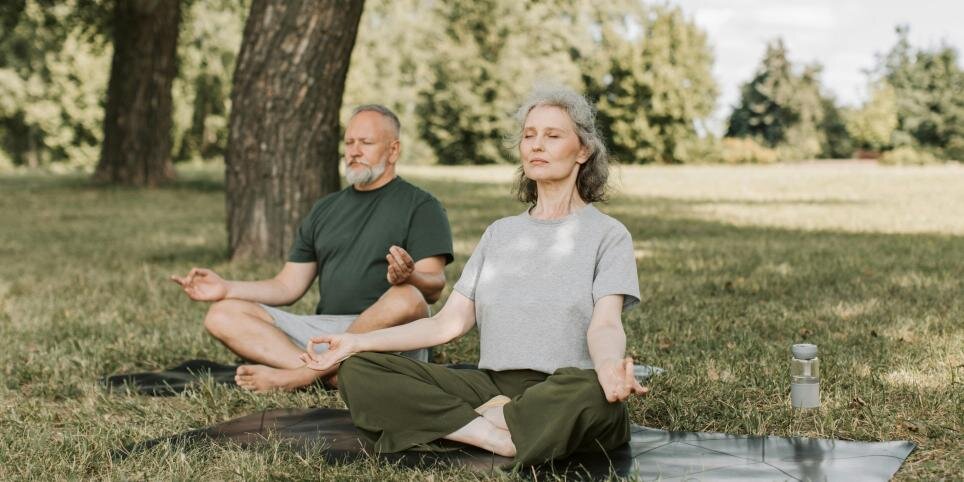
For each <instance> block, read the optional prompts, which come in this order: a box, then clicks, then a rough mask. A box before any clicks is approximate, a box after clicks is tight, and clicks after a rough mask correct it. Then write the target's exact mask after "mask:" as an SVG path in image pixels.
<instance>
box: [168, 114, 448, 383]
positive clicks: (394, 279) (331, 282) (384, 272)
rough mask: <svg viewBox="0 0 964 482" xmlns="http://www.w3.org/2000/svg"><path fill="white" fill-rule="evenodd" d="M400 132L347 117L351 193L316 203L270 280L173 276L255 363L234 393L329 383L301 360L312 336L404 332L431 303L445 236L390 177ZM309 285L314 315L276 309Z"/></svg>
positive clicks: (229, 342) (385, 121)
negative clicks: (314, 292)
mask: <svg viewBox="0 0 964 482" xmlns="http://www.w3.org/2000/svg"><path fill="white" fill-rule="evenodd" d="M399 128H400V125H399V121H398V117H397V116H396V115H395V114H394V113H393V112H392V111H390V110H389V109H388V108H386V107H384V106H380V105H374V104H373V105H365V106H361V107H359V108H357V109H355V111H354V112H353V114H352V117H351V120H350V121H349V123H348V127H347V129H346V130H345V177H346V178H347V180H348V183H349V184H350V186H349V187H347V188H345V189H343V190H341V191H339V192H336V193H333V194H330V195H328V196H325V197H323V198H322V199H321V200H319V201H318V202H317V203H315V205H314V207H313V208H312V209H311V212H310V213H309V214H308V216H307V217H306V218H305V219H304V220H303V221H302V223H301V225H300V227H299V228H298V231H297V233H296V234H295V240H294V243H293V245H292V248H291V253H290V254H289V256H288V262H287V263H285V265H284V268H283V269H282V270H281V272H280V273H278V274H277V275H276V276H275V277H274V278H272V279H268V280H262V281H250V282H245V281H226V280H224V279H222V278H221V277H219V276H218V275H217V274H215V273H214V272H213V271H211V270H208V269H201V268H194V269H192V270H191V272H190V273H188V275H187V276H185V277H183V278H182V277H178V276H172V277H171V279H172V280H173V281H175V282H177V283H178V284H180V285H181V287H182V288H183V290H184V292H185V293H186V294H187V295H188V296H189V297H190V298H191V299H193V300H197V301H213V302H215V303H214V304H213V305H212V306H211V308H210V309H209V310H208V313H207V316H206V317H205V319H204V326H205V328H206V329H207V330H208V332H210V333H211V335H213V336H214V337H215V338H217V339H218V340H220V341H221V342H222V343H224V345H225V346H227V347H228V348H229V349H231V351H233V352H234V353H236V354H238V355H239V356H241V357H242V358H244V359H246V360H250V361H252V362H254V363H255V364H251V365H243V366H241V367H239V368H238V371H237V374H236V376H235V380H236V381H237V383H238V385H240V386H241V387H243V388H245V389H248V390H254V391H268V390H277V389H280V390H292V389H296V388H298V387H303V386H306V385H309V384H311V383H312V382H314V381H315V380H317V379H318V378H321V377H331V378H334V377H332V375H334V373H335V370H336V369H337V367H335V368H333V369H331V370H326V371H323V372H319V371H315V370H312V369H310V368H307V367H306V366H304V364H303V363H302V362H301V361H300V360H299V355H301V354H302V353H304V350H305V348H306V345H307V342H308V340H309V339H310V338H311V337H313V336H316V335H318V334H321V333H332V332H345V331H348V332H352V333H360V332H366V331H372V330H376V329H379V328H384V327H388V326H394V325H399V324H403V323H407V322H410V321H413V320H416V319H419V318H422V317H425V316H426V315H427V312H428V305H429V304H430V303H434V302H435V301H437V300H438V298H439V295H440V294H441V292H442V288H443V287H444V286H445V273H444V268H445V265H446V264H447V263H449V262H451V261H452V234H451V231H450V229H449V224H448V219H447V218H446V215H445V211H444V209H443V208H442V205H441V204H440V203H439V202H438V200H436V199H435V198H434V197H433V196H432V195H431V194H429V193H427V192H425V191H423V190H421V189H419V188H417V187H415V186H413V185H412V184H410V183H408V182H406V181H405V180H404V179H402V178H400V177H398V176H397V175H396V174H395V164H396V162H397V161H398V158H399V154H400V152H401V144H400V142H399ZM316 277H317V279H318V290H319V292H320V294H321V298H320V300H319V301H318V306H317V307H316V309H315V315H308V316H303V315H294V314H291V313H287V312H285V311H282V310H280V309H277V308H274V307H275V306H281V305H290V304H291V303H294V302H295V301H297V300H298V299H300V298H301V296H302V295H304V294H305V292H306V291H307V290H308V288H309V287H310V286H311V283H312V282H313V281H314V280H315V278H316ZM410 356H417V355H415V354H410Z"/></svg>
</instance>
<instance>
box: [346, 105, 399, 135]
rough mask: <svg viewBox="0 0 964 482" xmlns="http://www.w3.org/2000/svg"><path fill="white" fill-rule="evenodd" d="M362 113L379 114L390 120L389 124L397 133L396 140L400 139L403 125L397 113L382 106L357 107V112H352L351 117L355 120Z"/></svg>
mask: <svg viewBox="0 0 964 482" xmlns="http://www.w3.org/2000/svg"><path fill="white" fill-rule="evenodd" d="M362 112H377V113H379V114H381V115H383V116H384V117H385V118H386V119H388V120H389V122H391V124H392V131H393V132H394V133H395V138H396V139H398V136H399V135H401V132H402V123H401V122H400V121H399V120H398V116H397V115H395V113H394V112H392V110H391V109H389V108H388V107H385V106H384V105H382V104H365V105H360V106H358V107H355V110H353V111H351V117H352V118H355V116H356V115H358V114H361V113H362Z"/></svg>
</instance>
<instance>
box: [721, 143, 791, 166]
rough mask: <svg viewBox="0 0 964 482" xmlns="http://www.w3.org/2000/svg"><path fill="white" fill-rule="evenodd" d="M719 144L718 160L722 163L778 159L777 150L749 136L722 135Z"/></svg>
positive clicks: (745, 162)
mask: <svg viewBox="0 0 964 482" xmlns="http://www.w3.org/2000/svg"><path fill="white" fill-rule="evenodd" d="M720 144H721V149H720V162H722V163H724V164H772V163H774V162H777V160H778V154H777V151H775V150H773V149H770V148H767V147H763V146H761V145H760V144H759V143H758V142H756V141H754V140H753V139H752V138H749V137H724V138H723V141H722V142H721V143H720Z"/></svg>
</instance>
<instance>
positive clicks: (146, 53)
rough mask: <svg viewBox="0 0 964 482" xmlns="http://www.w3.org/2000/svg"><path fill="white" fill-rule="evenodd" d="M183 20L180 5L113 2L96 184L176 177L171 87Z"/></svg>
mask: <svg viewBox="0 0 964 482" xmlns="http://www.w3.org/2000/svg"><path fill="white" fill-rule="evenodd" d="M180 21H181V2H180V0H131V1H117V2H115V3H114V13H113V22H112V25H111V29H112V31H113V32H112V33H113V38H114V42H113V44H114V56H113V59H112V61H111V70H110V72H111V74H110V81H109V82H108V85H107V108H106V109H105V112H104V142H103V147H102V149H101V156H100V162H99V163H98V165H97V170H96V172H95V173H94V178H95V179H98V180H101V181H108V182H113V183H118V184H126V185H132V186H156V185H159V184H161V183H164V182H166V181H169V180H171V179H173V178H174V165H173V164H172V163H171V128H172V117H171V112H172V106H173V104H172V97H171V86H172V85H173V82H174V77H175V76H176V75H177V36H178V29H179V26H180Z"/></svg>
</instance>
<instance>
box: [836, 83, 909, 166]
mask: <svg viewBox="0 0 964 482" xmlns="http://www.w3.org/2000/svg"><path fill="white" fill-rule="evenodd" d="M846 123H847V124H846V125H847V132H849V133H850V136H851V137H852V138H853V139H854V142H856V143H857V146H858V147H860V148H861V149H869V150H872V151H881V150H884V149H887V148H889V147H890V146H891V143H892V138H893V135H894V131H895V130H896V129H897V125H898V120H897V97H896V94H895V93H894V88H893V87H891V86H890V85H889V84H887V83H879V84H877V85H876V86H874V89H873V91H871V94H870V98H869V99H868V100H867V102H865V103H864V105H863V106H861V107H860V108H859V109H856V110H854V111H853V112H850V113H849V114H848V115H847V116H846Z"/></svg>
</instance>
